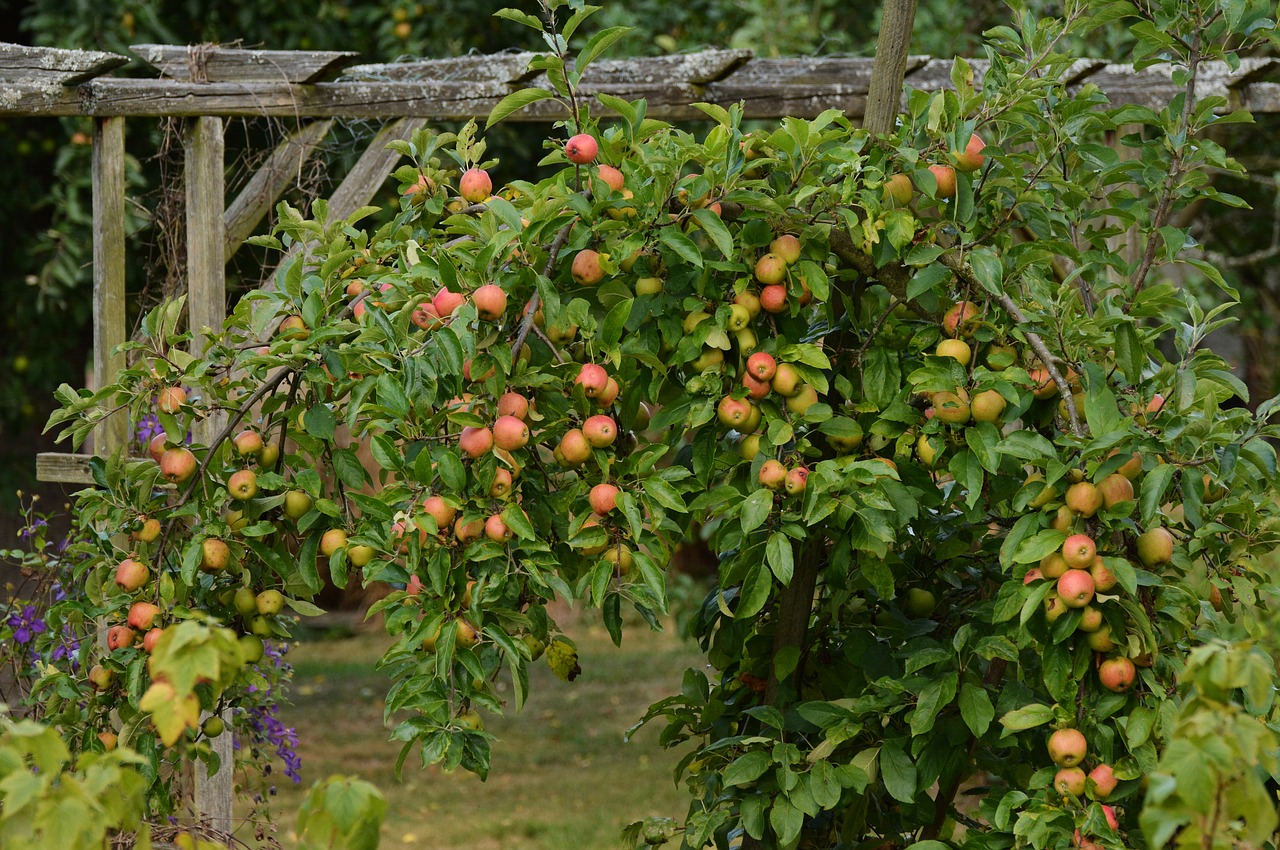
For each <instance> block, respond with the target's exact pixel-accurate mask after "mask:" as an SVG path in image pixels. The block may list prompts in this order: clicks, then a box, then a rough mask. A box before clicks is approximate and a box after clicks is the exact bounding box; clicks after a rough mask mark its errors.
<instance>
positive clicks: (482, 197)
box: [458, 168, 493, 204]
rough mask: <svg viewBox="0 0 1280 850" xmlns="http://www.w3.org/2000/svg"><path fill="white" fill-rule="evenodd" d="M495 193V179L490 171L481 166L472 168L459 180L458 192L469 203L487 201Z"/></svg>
mask: <svg viewBox="0 0 1280 850" xmlns="http://www.w3.org/2000/svg"><path fill="white" fill-rule="evenodd" d="M492 193H493V180H491V179H490V178H489V173H488V172H487V171H484V170H482V169H479V168H470V169H468V170H467V171H466V172H464V173H463V175H462V178H461V179H460V180H458V194H459V195H461V196H462V200H464V201H466V202H467V203H469V204H478V203H481V202H482V201H487V200H488V199H489V195H491V194H492Z"/></svg>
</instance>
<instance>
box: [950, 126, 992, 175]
mask: <svg viewBox="0 0 1280 850" xmlns="http://www.w3.org/2000/svg"><path fill="white" fill-rule="evenodd" d="M986 146H987V143H986V142H984V141H982V137H981V136H979V135H978V134H977V133H974V134H973V135H972V136H970V137H969V143H968V144H967V145H965V147H964V150H963V151H952V153H951V158H952V159H953V160H954V161H955V164H956V170H957V171H977V170H978V169H979V168H981V167H982V163H983V162H984V161H985V160H986V157H985V156H983V155H982V149H983V148H985V147H986Z"/></svg>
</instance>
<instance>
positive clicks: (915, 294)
mask: <svg viewBox="0 0 1280 850" xmlns="http://www.w3.org/2000/svg"><path fill="white" fill-rule="evenodd" d="M950 279H951V270H950V269H948V268H947V267H946V266H944V265H942V264H940V263H934V264H933V265H928V266H925V267H924V268H922V269H921V270H920V271H918V272H916V273H915V274H914V275H912V277H911V282H910V283H908V284H907V298H908V299H910V300H912V301H914V300H915V299H917V298H919V297H920V296H921V295H923V294H925V293H926V292H929V291H930V290H932V289H933V288H934V287H936V286H937V285H938V284H940V283H942V282H943V281H945V280H950Z"/></svg>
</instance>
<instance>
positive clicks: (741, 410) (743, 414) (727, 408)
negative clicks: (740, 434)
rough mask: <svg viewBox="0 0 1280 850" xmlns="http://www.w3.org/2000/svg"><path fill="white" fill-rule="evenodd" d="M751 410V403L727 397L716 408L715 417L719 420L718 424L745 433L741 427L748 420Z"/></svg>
mask: <svg viewBox="0 0 1280 850" xmlns="http://www.w3.org/2000/svg"><path fill="white" fill-rule="evenodd" d="M753 409H754V408H753V407H752V404H751V402H749V401H747V400H746V399H743V398H734V397H733V396H731V395H727V396H725V397H724V398H722V399H720V404H719V405H717V406H716V416H717V417H718V418H719V419H720V424H722V425H725V426H726V427H729V428H736V429H738V430H739V431H745V430H747V429H746V428H745V427H743V423H745V422H746V421H747V420H748V419H749V418H750V416H751V411H752V410H753Z"/></svg>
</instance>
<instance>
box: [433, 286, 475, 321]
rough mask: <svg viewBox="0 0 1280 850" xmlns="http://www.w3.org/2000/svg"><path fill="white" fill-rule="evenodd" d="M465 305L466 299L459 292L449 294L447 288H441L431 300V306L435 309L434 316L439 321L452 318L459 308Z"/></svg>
mask: <svg viewBox="0 0 1280 850" xmlns="http://www.w3.org/2000/svg"><path fill="white" fill-rule="evenodd" d="M465 303H467V297H466V296H465V295H463V294H462V293H461V292H450V291H449V288H448V287H443V288H441V290H440V291H439V292H437V293H436V294H435V297H434V298H432V299H431V306H432V307H433V308H435V311H436V315H438V316H439V317H440V318H441V319H445V318H448V317H449V316H452V315H453V314H454V313H455V312H456V311H457V310H458V308H459V307H461V306H462V305H463V304H465Z"/></svg>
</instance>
